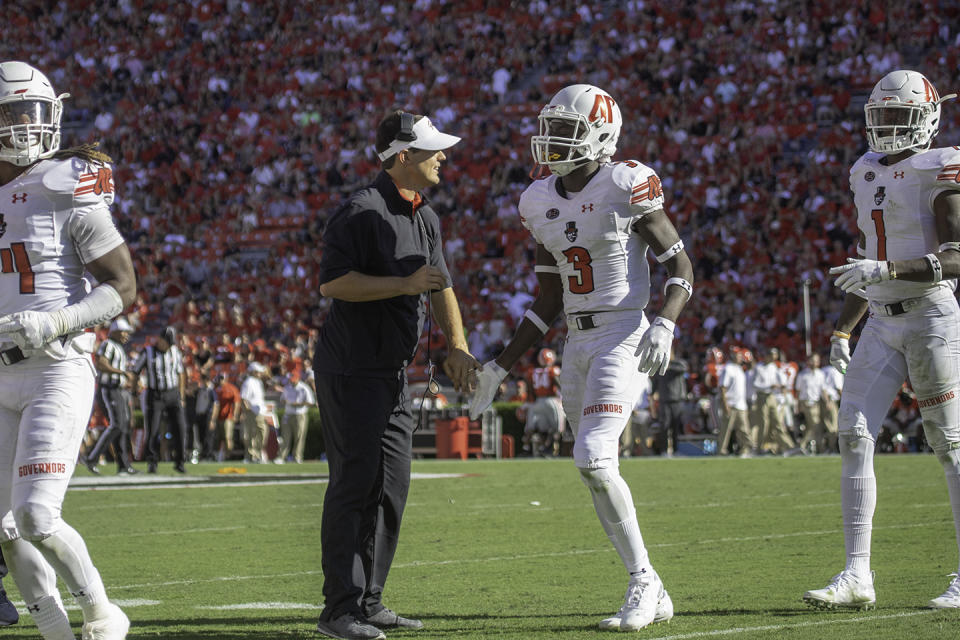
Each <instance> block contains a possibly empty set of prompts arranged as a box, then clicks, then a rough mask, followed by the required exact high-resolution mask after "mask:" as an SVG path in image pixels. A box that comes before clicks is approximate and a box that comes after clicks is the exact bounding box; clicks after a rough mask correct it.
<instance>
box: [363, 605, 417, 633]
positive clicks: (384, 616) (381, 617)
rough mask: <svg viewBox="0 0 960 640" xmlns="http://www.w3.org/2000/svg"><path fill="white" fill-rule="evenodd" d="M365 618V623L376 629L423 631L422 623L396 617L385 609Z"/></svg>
mask: <svg viewBox="0 0 960 640" xmlns="http://www.w3.org/2000/svg"><path fill="white" fill-rule="evenodd" d="M366 618H367V622H369V623H370V624H372V625H373V626H375V627H377V628H378V629H423V622H421V621H420V620H414V619H413V618H404V617H403V616H398V615H397V614H396V613H395V612H393V611H391V610H390V609H386V608H384V609H381V610H380V611H378V612H377V613H375V614H373V615H372V616H367V617H366Z"/></svg>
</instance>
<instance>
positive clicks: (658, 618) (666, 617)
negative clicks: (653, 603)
mask: <svg viewBox="0 0 960 640" xmlns="http://www.w3.org/2000/svg"><path fill="white" fill-rule="evenodd" d="M622 618H623V607H620V611H617V613H616V614H614V615H613V616H611V617H609V618H606V619H604V620H601V621H600V628H601V629H603V630H604V631H617V630H619V629H620V620H621V619H622ZM671 618H673V600H671V599H670V594H669V593H667V590H666V589H664V590H663V592H662V593H661V594H660V598H659V599H658V600H657V610H656V612H655V613H654V614H653V622H652V623H651V624H658V623H660V622H670V619H671Z"/></svg>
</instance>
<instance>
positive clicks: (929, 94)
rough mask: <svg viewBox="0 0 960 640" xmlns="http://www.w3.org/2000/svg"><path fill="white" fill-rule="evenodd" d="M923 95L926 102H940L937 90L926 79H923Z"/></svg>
mask: <svg viewBox="0 0 960 640" xmlns="http://www.w3.org/2000/svg"><path fill="white" fill-rule="evenodd" d="M923 94H924V96H923V97H924V100H925V101H926V102H939V101H940V95H939V94H938V93H937V90H936V89H935V88H934V87H933V85H932V84H930V81H929V80H927V79H926V78H924V79H923Z"/></svg>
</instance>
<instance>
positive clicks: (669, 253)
mask: <svg viewBox="0 0 960 640" xmlns="http://www.w3.org/2000/svg"><path fill="white" fill-rule="evenodd" d="M681 251H683V240H677V243H676V244H675V245H673V246H672V247H670V248H669V249H667V250H666V251H664V252H663V253H661V254H660V255H658V256H657V262H660V263H664V262H666V261H667V260H669V259H670V258H672V257H673V256H675V255H677V254H678V253H680V252H681Z"/></svg>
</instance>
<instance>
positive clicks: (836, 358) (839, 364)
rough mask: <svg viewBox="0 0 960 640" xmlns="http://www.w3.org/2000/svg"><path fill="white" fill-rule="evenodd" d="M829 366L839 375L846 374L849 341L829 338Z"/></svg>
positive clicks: (848, 361) (848, 358) (837, 337)
mask: <svg viewBox="0 0 960 640" xmlns="http://www.w3.org/2000/svg"><path fill="white" fill-rule="evenodd" d="M830 364H832V365H833V368H834V369H836V370H837V371H839V372H840V373H846V372H847V365H848V364H850V341H849V340H848V339H846V338H841V337H840V336H833V337H832V338H830Z"/></svg>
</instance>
